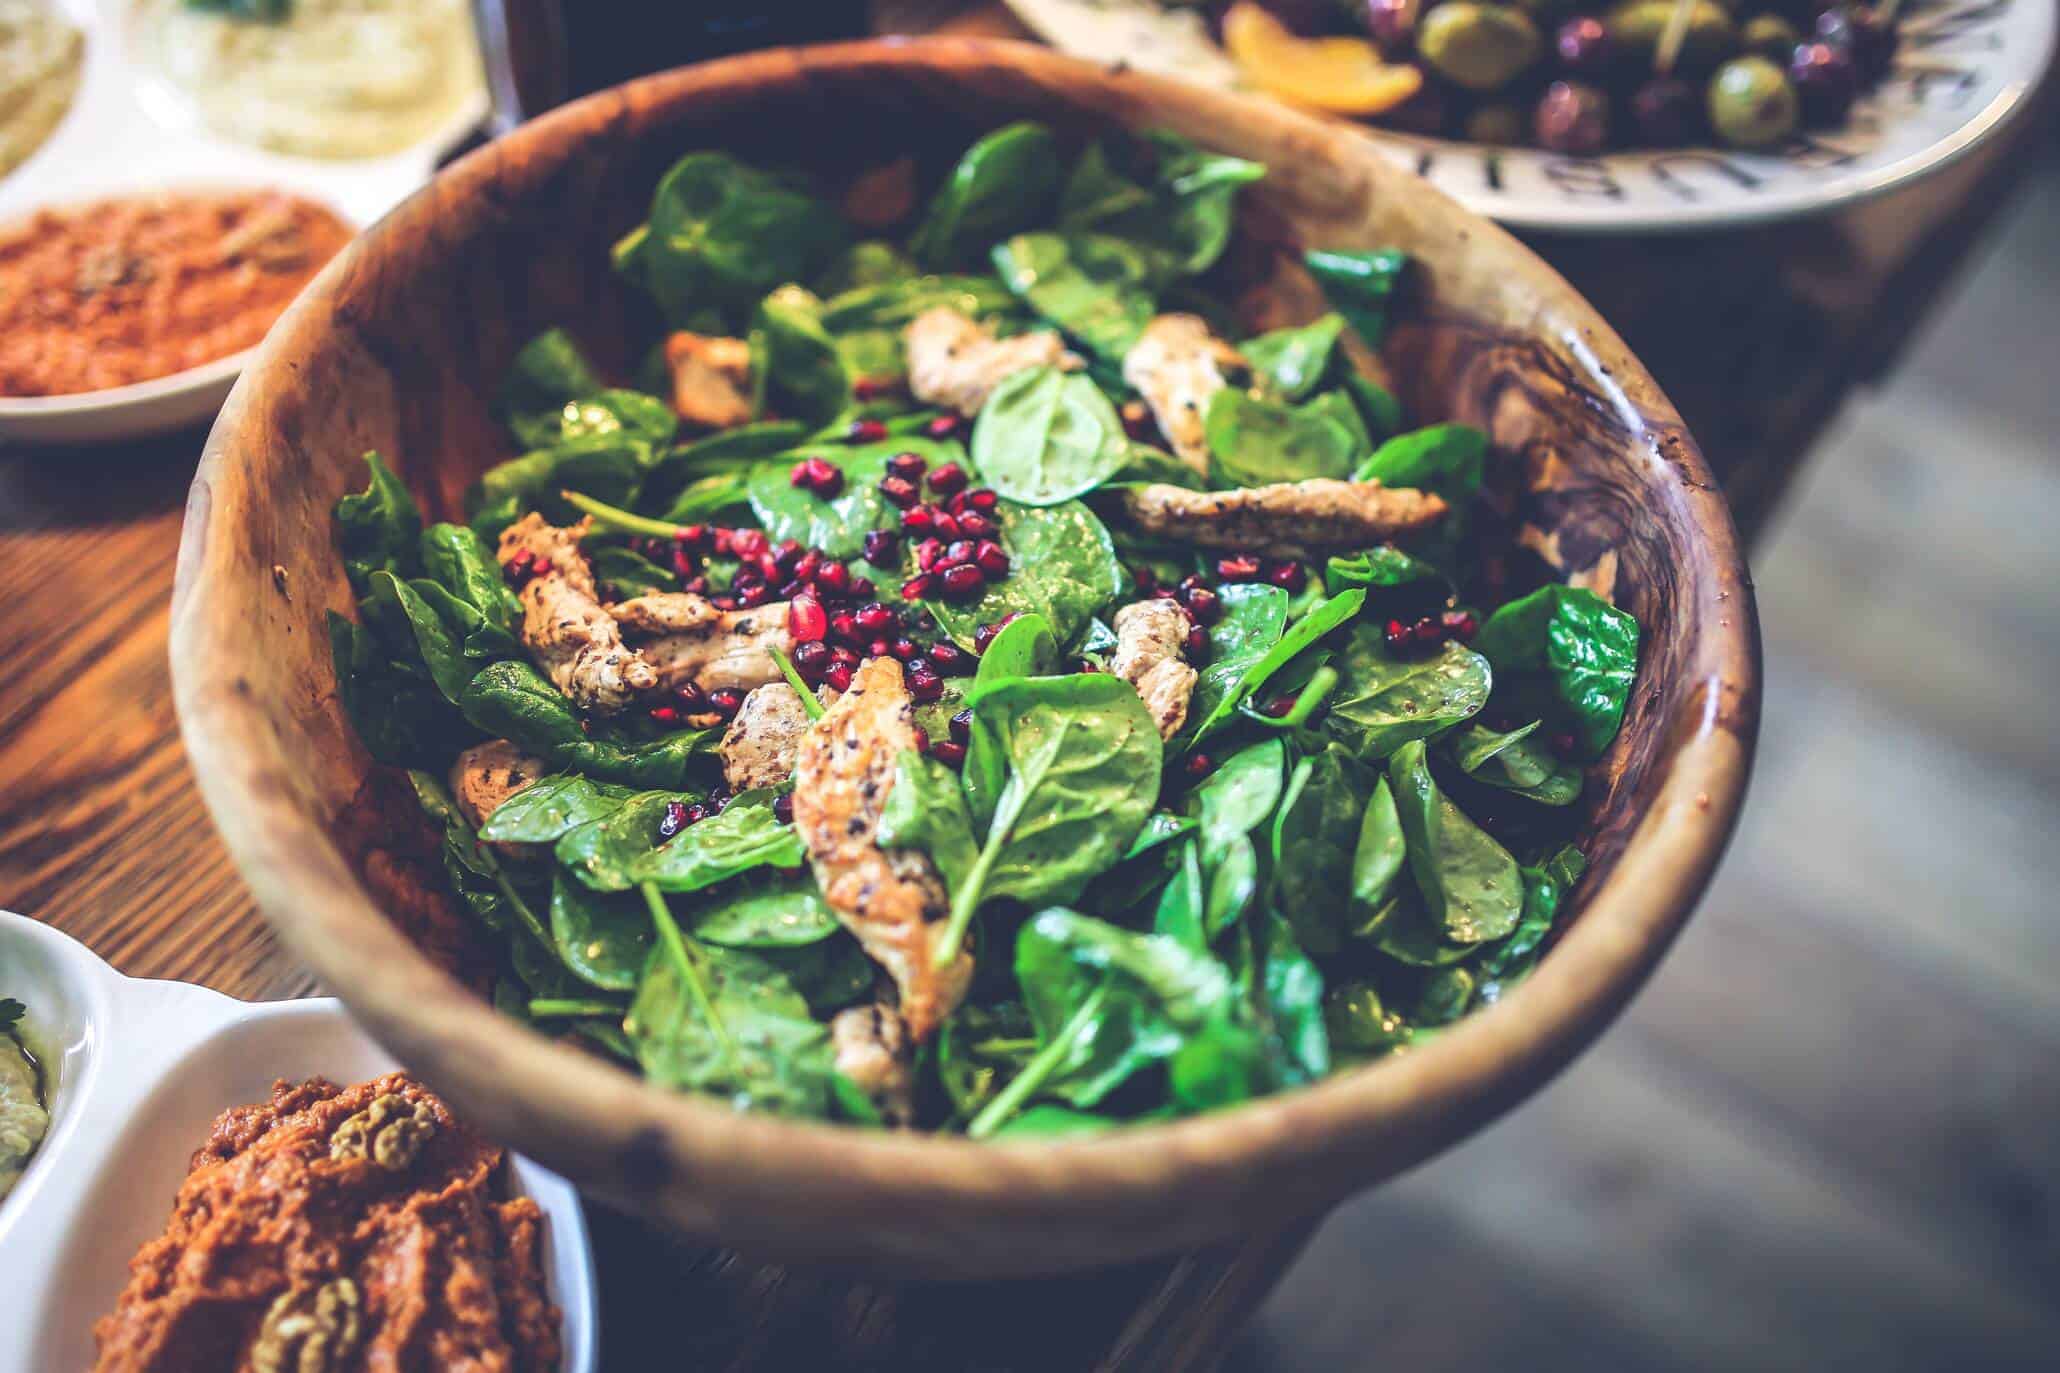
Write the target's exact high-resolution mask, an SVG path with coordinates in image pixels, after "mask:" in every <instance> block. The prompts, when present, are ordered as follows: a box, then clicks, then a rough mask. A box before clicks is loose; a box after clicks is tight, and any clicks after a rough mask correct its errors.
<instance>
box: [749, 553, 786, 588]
mask: <svg viewBox="0 0 2060 1373" xmlns="http://www.w3.org/2000/svg"><path fill="white" fill-rule="evenodd" d="M756 566H757V568H758V578H759V580H760V581H762V582H764V583H766V584H767V585H768V586H770V585H773V584H774V583H777V582H784V581H786V580H787V572H786V569H785V568H782V567H781V566H780V558H779V555H778V554H777V553H761V554H759V555H758V562H757V564H756Z"/></svg>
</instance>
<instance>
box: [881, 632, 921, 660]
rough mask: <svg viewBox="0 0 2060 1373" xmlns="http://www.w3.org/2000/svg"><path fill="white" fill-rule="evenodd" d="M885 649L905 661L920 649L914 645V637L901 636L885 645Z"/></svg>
mask: <svg viewBox="0 0 2060 1373" xmlns="http://www.w3.org/2000/svg"><path fill="white" fill-rule="evenodd" d="M887 651H888V652H889V653H891V654H893V655H894V656H895V657H896V658H899V659H900V660H901V661H902V662H904V663H905V662H907V661H908V660H909V659H911V658H913V657H915V656H916V655H917V653H919V652H920V651H921V650H919V649H918V648H917V647H916V641H915V640H914V639H907V638H902V639H896V640H895V641H894V642H893V643H891V644H889V645H887Z"/></svg>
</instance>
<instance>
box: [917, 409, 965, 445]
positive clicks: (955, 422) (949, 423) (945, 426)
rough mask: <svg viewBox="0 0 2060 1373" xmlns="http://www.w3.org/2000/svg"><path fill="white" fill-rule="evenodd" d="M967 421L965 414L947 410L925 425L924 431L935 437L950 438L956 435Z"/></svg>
mask: <svg viewBox="0 0 2060 1373" xmlns="http://www.w3.org/2000/svg"><path fill="white" fill-rule="evenodd" d="M965 422H966V420H965V416H963V415H955V414H951V413H949V412H947V413H945V414H942V415H939V416H937V417H936V418H935V419H933V420H931V421H930V422H929V423H928V424H926V425H924V426H923V432H924V433H925V434H928V435H929V436H930V437H931V438H933V439H948V438H952V437H955V436H956V435H957V434H958V431H959V428H960V426H962V425H963V424H965Z"/></svg>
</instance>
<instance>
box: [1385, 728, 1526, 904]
mask: <svg viewBox="0 0 2060 1373" xmlns="http://www.w3.org/2000/svg"><path fill="white" fill-rule="evenodd" d="M1388 784H1389V785H1390V786H1391V787H1393V788H1394V791H1395V808H1396V810H1397V811H1398V812H1399V813H1400V815H1401V817H1402V832H1403V834H1404V835H1406V836H1407V838H1408V841H1409V870H1410V872H1411V873H1412V874H1413V875H1414V876H1415V878H1416V889H1417V892H1418V894H1419V895H1420V896H1421V897H1422V898H1423V904H1424V908H1425V910H1426V911H1427V913H1428V914H1429V915H1430V917H1431V919H1432V920H1433V921H1435V922H1436V924H1437V926H1438V928H1439V929H1440V931H1441V932H1442V933H1443V934H1444V936H1445V937H1446V938H1447V939H1450V940H1452V941H1454V942H1456V943H1462V944H1479V943H1482V942H1484V941H1486V940H1490V939H1500V938H1502V937H1503V936H1504V935H1507V934H1508V933H1509V932H1510V931H1511V930H1514V929H1515V928H1516V923H1517V918H1518V917H1519V916H1520V915H1521V914H1522V912H1523V899H1524V889H1523V880H1522V878H1521V877H1520V876H1519V875H1518V873H1517V867H1516V860H1515V859H1514V858H1511V857H1510V856H1509V851H1508V850H1507V849H1505V848H1503V847H1502V846H1501V845H1500V844H1498V843H1496V842H1495V840H1494V839H1493V838H1491V837H1490V836H1489V834H1488V833H1487V831H1485V830H1483V829H1481V828H1480V826H1478V825H1476V824H1474V822H1473V821H1471V820H1469V819H1467V817H1466V815H1465V814H1464V813H1463V812H1462V811H1461V810H1460V809H1459V807H1458V806H1456V805H1454V804H1452V802H1451V800H1450V799H1448V798H1447V797H1446V796H1445V794H1444V793H1443V792H1442V791H1440V790H1439V789H1438V784H1437V783H1436V782H1435V781H1434V780H1432V778H1431V770H1430V761H1429V756H1428V754H1427V752H1426V751H1425V749H1424V746H1423V743H1422V741H1421V740H1418V741H1415V742H1412V743H1407V744H1404V745H1403V746H1402V747H1401V748H1399V749H1397V750H1396V751H1395V754H1394V756H1393V757H1391V758H1390V759H1389V760H1388Z"/></svg>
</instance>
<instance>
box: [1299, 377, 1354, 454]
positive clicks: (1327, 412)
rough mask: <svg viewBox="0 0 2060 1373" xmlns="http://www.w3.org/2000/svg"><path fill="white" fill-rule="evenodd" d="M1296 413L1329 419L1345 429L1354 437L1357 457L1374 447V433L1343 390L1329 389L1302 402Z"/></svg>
mask: <svg viewBox="0 0 2060 1373" xmlns="http://www.w3.org/2000/svg"><path fill="white" fill-rule="evenodd" d="M1296 413H1298V414H1302V415H1307V416H1310V417H1312V418H1315V419H1327V420H1329V421H1330V422H1331V423H1333V424H1335V425H1337V426H1338V427H1339V428H1340V429H1343V430H1344V431H1345V432H1346V433H1347V434H1349V435H1350V436H1351V438H1352V453H1353V455H1354V456H1355V457H1356V456H1357V455H1358V454H1361V453H1365V452H1367V451H1369V450H1371V449H1372V447H1373V433H1372V431H1371V430H1369V429H1368V428H1367V427H1366V420H1365V418H1364V417H1363V416H1361V415H1360V413H1359V407H1358V406H1356V405H1354V404H1353V403H1352V398H1351V397H1350V396H1348V395H1346V394H1345V393H1344V392H1343V391H1342V390H1337V389H1333V390H1329V391H1325V392H1323V393H1322V394H1321V395H1319V396H1316V397H1315V398H1314V399H1312V400H1307V401H1304V402H1302V404H1301V405H1300V406H1298V407H1297V409H1296Z"/></svg>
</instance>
